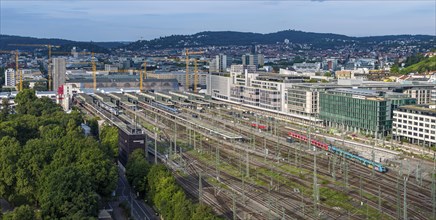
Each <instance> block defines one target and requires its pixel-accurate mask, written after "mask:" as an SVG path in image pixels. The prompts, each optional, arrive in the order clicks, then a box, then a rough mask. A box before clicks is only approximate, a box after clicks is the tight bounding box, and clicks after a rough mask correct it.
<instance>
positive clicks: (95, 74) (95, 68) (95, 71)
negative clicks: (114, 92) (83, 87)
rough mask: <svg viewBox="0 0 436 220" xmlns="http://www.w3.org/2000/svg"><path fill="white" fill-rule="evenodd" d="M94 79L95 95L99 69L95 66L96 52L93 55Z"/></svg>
mask: <svg viewBox="0 0 436 220" xmlns="http://www.w3.org/2000/svg"><path fill="white" fill-rule="evenodd" d="M91 63H92V77H93V80H94V93H95V92H96V91H97V67H96V66H95V57H94V52H92V53H91Z"/></svg>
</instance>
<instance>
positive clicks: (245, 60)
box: [242, 54, 265, 67]
mask: <svg viewBox="0 0 436 220" xmlns="http://www.w3.org/2000/svg"><path fill="white" fill-rule="evenodd" d="M264 64H265V57H264V55H263V54H245V55H242V65H254V66H256V67H258V66H259V65H260V66H263V65H264Z"/></svg>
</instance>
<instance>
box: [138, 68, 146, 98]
mask: <svg viewBox="0 0 436 220" xmlns="http://www.w3.org/2000/svg"><path fill="white" fill-rule="evenodd" d="M143 74H144V75H143ZM144 78H145V79H147V62H146V61H145V60H144V70H143V71H139V91H141V92H142V88H143V85H142V84H143V83H144Z"/></svg>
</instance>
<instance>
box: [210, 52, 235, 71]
mask: <svg viewBox="0 0 436 220" xmlns="http://www.w3.org/2000/svg"><path fill="white" fill-rule="evenodd" d="M229 58H230V57H227V55H225V54H222V53H221V54H218V55H216V56H215V59H212V61H211V62H210V72H220V73H222V72H226V71H227V67H229V66H230V64H231V61H230V59H229Z"/></svg>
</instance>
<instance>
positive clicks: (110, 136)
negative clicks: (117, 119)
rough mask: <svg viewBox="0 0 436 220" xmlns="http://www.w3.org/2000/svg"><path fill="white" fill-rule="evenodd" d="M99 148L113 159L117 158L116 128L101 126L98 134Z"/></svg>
mask: <svg viewBox="0 0 436 220" xmlns="http://www.w3.org/2000/svg"><path fill="white" fill-rule="evenodd" d="M100 141H101V146H102V148H103V149H104V150H106V151H107V152H108V153H109V155H111V156H112V157H113V158H114V159H116V158H117V157H118V128H117V127H114V126H103V128H102V129H101V133H100Z"/></svg>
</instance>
